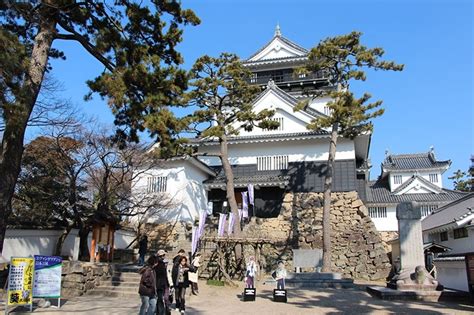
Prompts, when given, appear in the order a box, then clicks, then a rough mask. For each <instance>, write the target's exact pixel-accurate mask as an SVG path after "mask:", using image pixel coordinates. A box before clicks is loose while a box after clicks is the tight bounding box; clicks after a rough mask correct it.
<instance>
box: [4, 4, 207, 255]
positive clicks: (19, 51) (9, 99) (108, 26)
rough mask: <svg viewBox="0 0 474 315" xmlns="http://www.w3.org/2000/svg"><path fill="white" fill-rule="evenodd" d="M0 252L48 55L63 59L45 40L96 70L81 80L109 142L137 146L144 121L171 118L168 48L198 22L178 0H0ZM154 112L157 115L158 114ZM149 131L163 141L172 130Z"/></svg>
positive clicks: (173, 68)
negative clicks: (108, 118) (104, 112)
mask: <svg viewBox="0 0 474 315" xmlns="http://www.w3.org/2000/svg"><path fill="white" fill-rule="evenodd" d="M0 20H1V21H2V24H1V26H0V90H1V93H0V114H1V115H2V118H3V125H4V130H3V135H2V143H1V146H0V178H1V179H2V180H0V252H1V251H2V248H3V239H4V235H5V229H6V225H7V219H8V217H9V215H10V213H11V211H12V208H11V200H12V196H13V192H14V188H15V184H16V181H17V178H18V174H19V172H20V163H21V157H22V153H23V141H24V135H25V130H26V126H27V123H28V120H29V118H30V115H31V112H32V111H33V108H34V106H35V103H36V100H37V98H38V94H39V92H40V89H41V86H42V83H43V79H44V74H45V72H46V71H49V70H50V69H51V65H50V64H49V60H50V58H65V56H64V53H63V52H61V51H58V50H57V49H54V48H53V42H55V41H60V40H65V41H75V42H77V43H79V44H80V45H81V46H82V47H83V48H84V53H87V54H89V55H91V56H92V57H94V58H95V59H96V60H97V61H98V62H100V63H101V64H102V65H103V67H104V71H103V72H102V73H100V74H99V75H98V77H96V78H95V79H93V80H90V81H89V82H88V85H89V87H90V89H91V92H92V93H98V94H99V95H100V96H101V97H103V98H106V99H107V101H108V104H109V106H110V107H111V109H112V112H113V114H114V115H115V124H116V125H117V128H118V129H117V134H116V138H117V140H121V141H122V143H124V142H125V141H138V134H139V132H141V131H144V130H145V128H146V126H147V123H148V122H147V120H146V119H145V116H147V115H151V116H152V117H153V118H154V119H155V120H156V119H159V118H160V117H161V116H162V115H163V116H165V118H166V119H168V120H172V118H171V117H170V116H169V111H168V110H167V108H166V106H168V105H169V104H173V102H174V99H175V98H176V97H177V96H179V95H181V93H182V92H183V90H184V89H186V88H187V82H186V75H185V71H184V70H181V69H179V68H178V66H179V65H180V64H181V63H182V62H183V59H182V57H181V55H180V54H179V52H178V51H176V49H175V48H176V45H177V44H178V43H179V42H181V40H182V33H183V31H182V29H181V27H182V26H183V25H186V24H192V25H196V24H198V23H199V19H198V18H197V17H196V16H195V15H194V13H193V12H192V11H190V10H183V9H182V8H181V5H180V3H179V1H178V0H169V1H159V0H151V1H150V7H148V6H145V5H143V4H142V2H141V1H132V0H130V1H128V0H117V1H113V3H111V4H110V3H108V2H102V1H93V0H83V1H74V0H42V1H2V2H1V3H0ZM162 109H164V111H163V112H162ZM158 131H161V132H163V133H162V134H158V133H157V132H155V133H152V136H155V137H157V138H158V139H159V140H160V141H162V143H163V145H166V144H167V143H168V142H169V139H171V138H170V137H169V134H170V133H172V131H168V130H165V131H163V130H158Z"/></svg>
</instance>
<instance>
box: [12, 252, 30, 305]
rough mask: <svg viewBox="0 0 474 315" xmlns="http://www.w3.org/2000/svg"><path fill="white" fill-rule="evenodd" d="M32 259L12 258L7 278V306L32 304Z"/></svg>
mask: <svg viewBox="0 0 474 315" xmlns="http://www.w3.org/2000/svg"><path fill="white" fill-rule="evenodd" d="M33 268H34V259H33V258H32V257H31V258H27V257H13V258H12V259H11V263H10V273H9V276H8V292H7V303H8V305H9V306H10V305H28V304H32V303H33V292H32V289H33Z"/></svg>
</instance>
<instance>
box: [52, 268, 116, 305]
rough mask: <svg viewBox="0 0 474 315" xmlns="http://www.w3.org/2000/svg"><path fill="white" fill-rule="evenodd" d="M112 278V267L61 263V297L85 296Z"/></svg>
mask: <svg viewBox="0 0 474 315" xmlns="http://www.w3.org/2000/svg"><path fill="white" fill-rule="evenodd" d="M111 276H112V267H111V265H110V264H107V263H89V262H81V261H63V267H62V279H61V280H62V283H61V295H62V296H63V297H74V296H80V295H83V294H85V293H86V292H87V291H89V290H92V289H94V288H95V287H97V286H98V285H99V284H100V281H106V280H108V279H110V277H111Z"/></svg>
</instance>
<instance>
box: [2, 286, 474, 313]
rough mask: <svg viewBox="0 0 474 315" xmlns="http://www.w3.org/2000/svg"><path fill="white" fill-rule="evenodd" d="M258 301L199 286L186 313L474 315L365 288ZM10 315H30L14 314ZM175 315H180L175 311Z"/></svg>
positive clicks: (110, 308) (101, 306)
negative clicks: (379, 296) (384, 296)
mask: <svg viewBox="0 0 474 315" xmlns="http://www.w3.org/2000/svg"><path fill="white" fill-rule="evenodd" d="M257 289H258V290H257V301H255V302H242V301H241V300H240V295H241V291H242V290H241V289H240V288H236V289H233V288H228V287H225V288H222V287H210V286H207V285H205V284H204V283H201V284H200V295H199V296H191V297H189V298H187V306H188V307H187V312H186V313H187V314H226V315H227V314H239V315H241V314H258V315H264V314H274V315H277V314H474V305H469V304H464V303H448V302H440V303H426V302H420V303H418V302H416V303H415V302H403V301H397V302H390V301H382V300H379V299H377V298H373V297H371V296H370V295H369V294H368V293H366V292H365V291H364V288H363V287H357V288H354V289H339V290H338V289H319V290H296V289H295V290H289V302H288V303H287V304H283V303H275V302H273V301H272V289H273V287H272V286H269V285H259V286H258V287H257ZM138 308H139V298H138V294H137V298H136V299H133V300H126V299H123V298H108V297H97V296H83V297H80V298H75V299H71V300H69V301H65V303H64V305H63V306H62V307H61V308H60V309H52V308H48V309H36V310H35V311H34V313H41V315H50V314H51V315H54V314H114V315H115V314H117V315H122V314H123V315H125V314H138ZM10 314H28V312H21V311H14V312H12V313H10ZM172 314H176V315H177V314H178V313H177V312H172Z"/></svg>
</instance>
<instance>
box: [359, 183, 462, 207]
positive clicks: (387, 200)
mask: <svg viewBox="0 0 474 315" xmlns="http://www.w3.org/2000/svg"><path fill="white" fill-rule="evenodd" d="M366 192H367V199H366V201H367V203H368V204H398V203H400V202H405V201H418V202H426V203H438V204H440V203H446V202H451V201H454V200H457V199H459V198H462V197H464V196H465V195H466V193H463V192H460V191H454V190H449V189H441V191H440V193H420V194H403V195H395V194H393V193H392V192H390V189H389V187H388V182H387V178H384V179H379V180H377V181H370V182H369V183H368V185H367V191H366Z"/></svg>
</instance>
